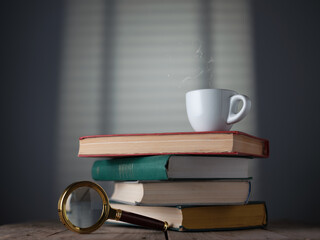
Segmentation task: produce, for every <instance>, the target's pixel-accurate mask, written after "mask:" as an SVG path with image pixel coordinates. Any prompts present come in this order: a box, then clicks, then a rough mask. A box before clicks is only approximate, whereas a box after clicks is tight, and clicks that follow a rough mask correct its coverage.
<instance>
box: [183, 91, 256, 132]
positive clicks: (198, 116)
mask: <svg viewBox="0 0 320 240" xmlns="http://www.w3.org/2000/svg"><path fill="white" fill-rule="evenodd" d="M240 102H242V107H241V109H240V110H238V107H239V103H240ZM186 107H187V114H188V119H189V122H190V124H191V126H192V128H193V129H194V130H195V131H197V132H201V131H229V130H230V129H231V127H232V124H234V123H236V122H239V121H240V120H242V119H243V118H244V117H245V116H246V115H247V114H248V113H249V112H250V109H251V100H250V99H249V98H248V97H247V96H245V95H241V94H238V93H237V92H235V91H232V90H227V89H199V90H193V91H190V92H187V93H186Z"/></svg>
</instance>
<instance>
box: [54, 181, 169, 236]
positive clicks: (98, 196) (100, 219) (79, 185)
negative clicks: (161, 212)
mask: <svg viewBox="0 0 320 240" xmlns="http://www.w3.org/2000/svg"><path fill="white" fill-rule="evenodd" d="M58 214H59V218H60V221H61V222H62V223H63V224H64V225H65V226H66V227H67V228H68V229H70V230H72V231H74V232H77V233H90V232H93V231H95V230H97V229H98V228H99V227H101V226H102V225H103V224H104V223H105V221H106V220H107V219H113V220H117V221H122V222H127V223H132V224H135V225H140V226H143V227H147V228H152V229H157V230H162V231H164V232H166V231H167V229H168V223H167V222H163V221H160V220H157V219H154V218H149V217H146V216H142V215H139V214H135V213H131V212H127V211H123V210H121V209H114V208H112V207H111V206H110V204H109V200H108V196H107V194H106V192H105V191H104V190H103V188H102V187H101V186H100V185H98V184H96V183H93V182H90V181H81V182H76V183H73V184H71V185H69V186H68V187H67V188H66V189H65V190H64V192H63V193H62V194H61V196H60V199H59V202H58Z"/></svg>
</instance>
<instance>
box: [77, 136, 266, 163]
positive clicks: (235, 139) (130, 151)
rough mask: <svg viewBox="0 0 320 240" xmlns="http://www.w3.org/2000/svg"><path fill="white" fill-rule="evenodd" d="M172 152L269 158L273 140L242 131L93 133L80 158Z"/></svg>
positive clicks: (81, 141)
mask: <svg viewBox="0 0 320 240" xmlns="http://www.w3.org/2000/svg"><path fill="white" fill-rule="evenodd" d="M169 154H175V155H182V154H190V155H235V156H237V155H238V156H247V157H268V155H269V142H268V140H266V139H262V138H258V137H255V136H252V135H249V134H246V133H243V132H239V131H219V132H218V131H216V132H178V133H149V134H118V135H93V136H84V137H80V138H79V153H78V156H79V157H119V156H143V155H169Z"/></svg>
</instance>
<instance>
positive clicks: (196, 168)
mask: <svg viewBox="0 0 320 240" xmlns="http://www.w3.org/2000/svg"><path fill="white" fill-rule="evenodd" d="M249 160H251V159H249V158H244V157H221V156H210V155H209V156H205V155H201V156H197V155H180V156H178V155H154V156H140V157H124V158H114V159H109V160H96V161H95V162H94V164H93V166H92V169H91V170H92V171H91V173H92V178H93V179H94V180H97V181H135V180H140V181H142V180H171V179H210V178H211V179H216V178H248V177H249V175H248V174H249V173H248V168H249Z"/></svg>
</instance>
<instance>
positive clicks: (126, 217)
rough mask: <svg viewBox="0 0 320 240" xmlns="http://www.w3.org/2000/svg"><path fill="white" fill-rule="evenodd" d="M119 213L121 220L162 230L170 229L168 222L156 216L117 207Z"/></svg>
mask: <svg viewBox="0 0 320 240" xmlns="http://www.w3.org/2000/svg"><path fill="white" fill-rule="evenodd" d="M120 212H121V213H120ZM117 214H118V219H119V221H123V222H127V223H132V224H136V225H139V226H143V227H147V228H152V229H156V230H161V231H167V229H168V223H167V222H163V221H160V220H157V219H154V218H150V217H146V216H142V215H139V214H136V213H131V212H126V211H123V210H120V209H117Z"/></svg>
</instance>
